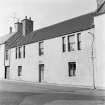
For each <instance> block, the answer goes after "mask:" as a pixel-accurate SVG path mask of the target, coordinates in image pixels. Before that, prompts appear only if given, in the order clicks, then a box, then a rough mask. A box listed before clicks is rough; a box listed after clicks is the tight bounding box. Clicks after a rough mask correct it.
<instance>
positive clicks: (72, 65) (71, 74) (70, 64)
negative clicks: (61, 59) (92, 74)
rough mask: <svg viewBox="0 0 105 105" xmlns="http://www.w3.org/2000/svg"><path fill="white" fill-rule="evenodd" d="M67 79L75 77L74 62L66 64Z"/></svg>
mask: <svg viewBox="0 0 105 105" xmlns="http://www.w3.org/2000/svg"><path fill="white" fill-rule="evenodd" d="M68 70H69V77H72V76H75V72H76V62H68Z"/></svg>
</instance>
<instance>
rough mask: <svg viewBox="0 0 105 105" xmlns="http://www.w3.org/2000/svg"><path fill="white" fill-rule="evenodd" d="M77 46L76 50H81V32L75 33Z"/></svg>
mask: <svg viewBox="0 0 105 105" xmlns="http://www.w3.org/2000/svg"><path fill="white" fill-rule="evenodd" d="M77 47H78V50H81V33H78V34H77Z"/></svg>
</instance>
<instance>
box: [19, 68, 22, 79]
mask: <svg viewBox="0 0 105 105" xmlns="http://www.w3.org/2000/svg"><path fill="white" fill-rule="evenodd" d="M18 76H19V77H20V76H22V66H18Z"/></svg>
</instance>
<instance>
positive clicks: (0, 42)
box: [0, 32, 15, 44]
mask: <svg viewBox="0 0 105 105" xmlns="http://www.w3.org/2000/svg"><path fill="white" fill-rule="evenodd" d="M14 34H15V33H14V32H12V33H9V34H7V35H4V36H2V37H0V44H4V43H5V42H6V41H7V40H8V39H9V38H10V37H12V36H13V35H14Z"/></svg>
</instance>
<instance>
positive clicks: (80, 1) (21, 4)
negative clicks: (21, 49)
mask: <svg viewBox="0 0 105 105" xmlns="http://www.w3.org/2000/svg"><path fill="white" fill-rule="evenodd" d="M96 8H97V4H96V0H0V36H3V35H6V34H8V33H9V27H10V26H12V27H13V31H14V23H15V22H17V21H21V20H22V19H24V18H25V16H27V17H28V18H29V17H31V18H32V20H33V21H34V30H36V29H39V28H43V27H46V26H49V25H52V24H55V23H58V22H61V21H64V20H68V19H71V18H73V17H77V16H80V15H83V14H86V13H89V12H93V11H95V9H96Z"/></svg>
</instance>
